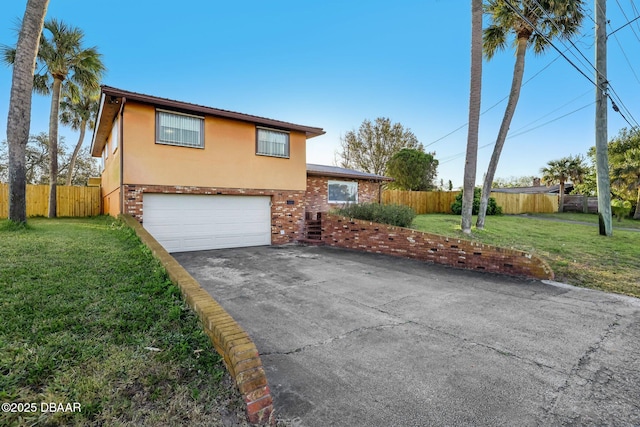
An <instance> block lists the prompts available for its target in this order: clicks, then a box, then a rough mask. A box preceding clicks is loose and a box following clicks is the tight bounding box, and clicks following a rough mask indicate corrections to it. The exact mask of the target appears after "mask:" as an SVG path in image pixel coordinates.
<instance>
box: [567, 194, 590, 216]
mask: <svg viewBox="0 0 640 427" xmlns="http://www.w3.org/2000/svg"><path fill="white" fill-rule="evenodd" d="M563 212H584V213H598V198H597V197H587V196H583V195H581V194H571V195H569V194H567V195H565V196H564V210H563Z"/></svg>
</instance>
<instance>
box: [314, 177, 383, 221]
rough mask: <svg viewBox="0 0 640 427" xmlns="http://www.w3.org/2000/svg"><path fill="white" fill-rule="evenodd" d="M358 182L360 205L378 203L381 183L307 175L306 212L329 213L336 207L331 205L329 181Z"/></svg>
mask: <svg viewBox="0 0 640 427" xmlns="http://www.w3.org/2000/svg"><path fill="white" fill-rule="evenodd" d="M329 180H332V181H352V182H353V181H357V182H358V203H365V202H378V201H379V196H380V183H379V182H375V181H368V180H363V179H349V178H337V177H329V176H316V175H307V192H306V195H305V207H306V211H307V212H310V213H312V214H314V215H315V214H316V213H318V212H328V211H330V210H331V209H332V208H334V207H336V205H334V204H329V202H328V200H327V199H328V196H329V189H328V181H329Z"/></svg>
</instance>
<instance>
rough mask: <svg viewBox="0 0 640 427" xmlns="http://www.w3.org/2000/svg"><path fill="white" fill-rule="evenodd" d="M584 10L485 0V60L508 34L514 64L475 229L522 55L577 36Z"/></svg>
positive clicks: (571, 1)
mask: <svg viewBox="0 0 640 427" xmlns="http://www.w3.org/2000/svg"><path fill="white" fill-rule="evenodd" d="M583 6H584V0H538V1H536V2H531V1H526V0H511V1H505V0H487V2H486V3H485V12H486V14H487V15H488V17H489V26H488V27H487V28H485V30H484V40H483V49H484V54H485V57H486V58H487V59H488V60H491V59H492V58H493V56H494V55H495V53H496V52H497V51H499V50H504V49H505V48H506V46H507V39H508V38H509V34H513V36H514V46H515V48H516V61H515V65H514V68H513V79H512V81H511V90H510V92H509V100H508V101H507V107H506V109H505V113H504V117H503V119H502V124H501V125H500V130H499V131H498V136H497V138H496V145H495V147H494V149H493V154H492V155H491V160H490V161H489V167H488V168H487V173H486V175H485V180H484V184H483V186H482V200H481V202H480V212H479V214H478V220H477V223H476V227H477V228H480V229H482V228H484V217H485V212H486V209H487V204H488V201H489V194H490V193H491V183H492V182H493V177H494V176H495V173H496V169H497V167H498V161H499V160H500V153H501V152H502V147H503V146H504V141H505V139H506V138H507V133H508V132H509V126H510V125H511V119H512V118H513V115H514V113H515V110H516V105H517V104H518V98H519V97H520V88H521V86H522V76H523V75H524V59H525V53H526V51H527V49H528V48H532V49H533V52H534V53H536V54H541V53H543V52H544V51H545V49H546V48H547V47H548V46H549V43H550V42H551V41H552V40H553V39H555V38H561V39H569V38H571V37H572V36H574V35H575V34H577V33H578V31H579V29H580V25H581V23H582V18H583V17H584V13H583ZM514 9H515V10H514Z"/></svg>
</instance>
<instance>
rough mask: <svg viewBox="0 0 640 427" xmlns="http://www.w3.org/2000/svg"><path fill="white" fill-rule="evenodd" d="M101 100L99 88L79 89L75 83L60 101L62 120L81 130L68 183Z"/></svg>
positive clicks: (63, 122)
mask: <svg viewBox="0 0 640 427" xmlns="http://www.w3.org/2000/svg"><path fill="white" fill-rule="evenodd" d="M99 100H100V91H99V90H97V89H89V88H83V89H79V88H77V87H76V86H75V85H69V87H68V89H67V90H66V91H65V94H64V96H63V98H62V101H61V102H60V111H61V112H60V122H61V123H62V124H63V125H66V126H70V127H71V129H73V130H75V131H80V136H79V137H78V142H77V143H76V147H75V148H74V150H73V154H72V155H71V159H70V160H69V170H68V171H67V183H66V185H71V182H72V178H73V172H74V169H75V164H76V159H77V157H78V152H79V151H80V148H81V147H82V142H83V141H84V135H85V132H86V130H87V126H89V129H93V127H94V126H95V120H96V116H97V115H98V107H99Z"/></svg>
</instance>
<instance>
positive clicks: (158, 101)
mask: <svg viewBox="0 0 640 427" xmlns="http://www.w3.org/2000/svg"><path fill="white" fill-rule="evenodd" d="M102 93H103V94H105V95H108V96H112V97H116V98H123V97H124V98H126V99H127V100H128V101H136V102H141V103H145V104H151V105H155V106H161V107H167V108H173V109H176V110H183V111H188V112H194V113H200V114H205V115H209V116H216V117H223V118H228V119H234V120H240V121H243V122H249V123H254V124H258V125H263V126H269V127H273V128H277V129H283V130H289V131H298V132H302V133H304V134H305V136H306V138H307V139H309V138H313V137H316V136H320V135H324V134H325V131H324V130H323V129H322V128H317V127H312V126H304V125H297V124H294V123H288V122H283V121H280V120H274V119H268V118H266V117H259V116H252V115H250V114H244V113H237V112H234V111H228V110H221V109H218V108H213V107H206V106H204V105H197V104H190V103H187V102H181V101H175V100H172V99H168V98H159V97H157V96H151V95H145V94H141V93H136V92H129V91H126V90H122V89H118V88H114V87H110V86H102Z"/></svg>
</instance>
